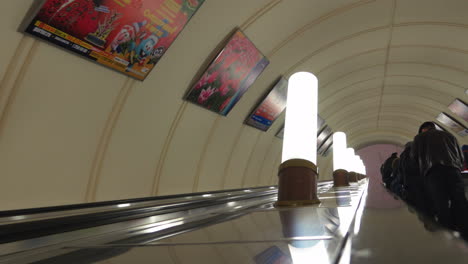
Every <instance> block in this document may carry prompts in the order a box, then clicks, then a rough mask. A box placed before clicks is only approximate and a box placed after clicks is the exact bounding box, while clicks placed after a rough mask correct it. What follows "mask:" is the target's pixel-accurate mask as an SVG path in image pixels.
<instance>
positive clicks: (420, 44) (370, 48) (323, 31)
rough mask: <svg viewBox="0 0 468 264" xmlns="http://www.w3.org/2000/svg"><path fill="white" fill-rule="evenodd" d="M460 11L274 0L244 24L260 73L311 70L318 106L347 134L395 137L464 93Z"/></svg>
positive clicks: (423, 0) (408, 133) (466, 36)
mask: <svg viewBox="0 0 468 264" xmlns="http://www.w3.org/2000/svg"><path fill="white" fill-rule="evenodd" d="M466 10H468V1H463V0H451V1H439V0H411V1H408V0H375V1H372V0H361V1H341V0H339V1H338V0H332V1H323V0H290V1H287V0H273V1H265V6H264V7H263V9H261V12H259V14H258V16H257V17H255V19H253V20H251V21H249V23H250V24H249V27H248V29H247V30H246V31H247V34H248V35H249V37H250V38H251V39H252V41H253V42H254V43H255V44H256V45H257V46H258V47H259V49H260V50H262V51H263V52H264V54H265V55H266V56H267V57H268V58H269V59H270V61H271V64H270V66H269V67H270V68H269V69H268V71H266V72H265V74H266V75H268V74H270V75H274V74H273V73H278V72H279V73H281V74H282V75H284V76H285V77H289V75H291V74H292V73H294V72H297V71H310V72H313V73H315V74H316V75H317V77H318V79H319V114H320V116H321V117H323V118H324V119H325V120H326V123H327V124H328V125H330V126H331V127H332V128H333V130H334V131H338V130H341V131H344V132H346V133H348V141H349V142H350V143H352V144H354V145H356V146H357V145H360V146H365V145H369V144H370V143H380V142H382V143H383V142H393V143H396V144H399V145H404V144H405V142H407V141H409V140H411V139H412V138H413V137H414V135H415V134H416V131H417V129H418V127H419V125H420V124H421V123H422V122H424V121H427V120H435V118H436V117H437V115H438V114H439V113H440V112H449V113H450V111H449V109H448V108H447V106H448V105H449V104H450V103H451V102H452V101H453V100H454V99H455V98H460V99H462V100H466V93H465V91H466V89H467V86H468V75H467V73H468V48H467V47H468V45H467V44H468V16H467V15H466ZM269 77H270V76H267V78H269ZM271 78H273V76H271ZM453 116H454V117H455V118H457V120H459V121H460V122H461V123H463V124H465V125H467V124H466V122H465V121H464V120H462V119H461V118H458V117H457V116H456V115H453ZM457 138H458V139H459V141H461V143H466V142H467V141H468V140H467V139H466V137H459V136H457Z"/></svg>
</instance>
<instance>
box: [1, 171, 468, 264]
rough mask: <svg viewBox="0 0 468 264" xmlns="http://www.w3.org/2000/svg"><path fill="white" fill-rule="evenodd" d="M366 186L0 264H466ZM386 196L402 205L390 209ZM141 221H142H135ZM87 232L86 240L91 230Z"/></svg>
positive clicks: (467, 250) (157, 223)
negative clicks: (286, 205)
mask: <svg viewBox="0 0 468 264" xmlns="http://www.w3.org/2000/svg"><path fill="white" fill-rule="evenodd" d="M368 183H369V181H368V180H367V179H365V180H361V181H359V183H353V184H352V185H351V186H348V187H332V184H331V182H330V183H328V184H327V185H323V184H320V185H319V188H318V190H319V193H318V196H319V198H320V199H321V200H322V203H321V204H319V205H311V206H307V207H292V208H275V207H272V206H271V205H272V203H273V202H274V200H275V197H274V195H270V196H265V197H263V198H262V197H257V198H255V199H247V200H243V201H242V200H240V201H230V202H226V203H224V204H223V205H219V206H218V208H215V207H212V208H211V209H209V210H207V208H200V209H199V211H197V209H192V210H190V213H189V214H187V215H184V214H181V212H178V213H177V214H176V213H175V214H174V215H172V216H171V217H167V218H162V217H161V216H150V217H146V218H144V219H141V220H142V222H139V223H140V225H138V224H137V225H131V226H129V225H128V223H126V224H127V226H126V225H124V223H122V225H121V228H122V229H121V230H119V231H116V232H108V233H107V234H103V235H101V236H91V237H89V238H86V239H78V240H77V241H74V242H67V243H65V244H60V245H57V246H56V247H55V248H51V247H46V248H44V249H43V250H40V249H36V250H34V251H29V252H25V253H24V254H16V257H14V256H9V259H7V258H5V257H4V258H0V262H2V261H5V260H8V262H7V263H17V262H19V263H30V262H34V261H39V260H42V261H41V262H38V263H72V264H73V263H97V264H108V263H129V261H131V263H153V262H154V261H155V260H157V262H158V263H174V261H173V260H174V259H177V260H178V262H177V263H181V264H186V263H205V264H211V263H216V264H219V263H252V262H253V263H258V264H266V263H271V262H268V260H270V261H271V260H275V261H278V262H277V263H325V264H332V263H333V264H335V263H337V264H357V263H359V264H361V263H364V264H367V263H369V264H374V263H379V264H380V263H383V264H386V263H389V264H390V263H411V264H414V263H448V262H449V263H450V264H452V263H454V264H458V263H466V259H468V247H467V245H466V244H464V243H463V242H462V241H460V240H458V239H457V238H456V236H455V235H456V234H453V233H452V232H446V231H444V230H443V229H440V228H439V227H438V226H436V225H434V223H432V222H430V221H428V220H427V219H424V218H422V217H421V216H420V215H418V214H416V212H414V210H412V209H411V208H409V207H406V206H405V204H404V203H402V202H401V201H397V200H395V199H394V198H393V197H392V196H391V195H390V194H389V193H388V192H387V191H386V190H385V189H383V188H382V187H381V186H380V185H375V186H374V187H375V188H376V189H375V190H372V196H371V192H370V191H369V195H368V192H367V186H368ZM266 189H268V190H271V189H270V188H266ZM245 195H250V194H245ZM205 199H206V198H205ZM387 199H393V200H394V201H395V202H397V203H400V205H399V206H397V207H395V206H392V207H388V202H387ZM371 200H372V204H371V203H369V201H371ZM228 203H229V204H230V205H229V206H227V204H228ZM239 206H242V208H239V209H235V208H236V207H239ZM127 208H128V207H127ZM143 220H144V221H146V222H147V224H141V223H144V222H143ZM134 224H135V223H134ZM86 232H88V235H89V232H90V230H86ZM91 232H92V231H91ZM408 234H409V235H408ZM408 248H410V249H411V251H408ZM447 258H449V261H448V262H447ZM77 261H78V262H77Z"/></svg>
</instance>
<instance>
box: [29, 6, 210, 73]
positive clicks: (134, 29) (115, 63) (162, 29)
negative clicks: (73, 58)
mask: <svg viewBox="0 0 468 264" xmlns="http://www.w3.org/2000/svg"><path fill="white" fill-rule="evenodd" d="M204 1H205V0H45V1H44V3H43V4H42V6H41V7H40V9H39V11H38V12H37V14H36V16H35V17H34V18H33V20H32V22H31V23H30V24H29V25H28V26H27V28H26V30H25V31H26V32H27V33H29V34H32V35H34V36H37V37H39V38H41V39H44V40H46V41H48V42H51V43H54V44H56V45H58V46H61V47H63V48H65V49H67V50H70V51H72V52H74V53H77V54H79V55H81V56H83V57H86V58H88V59H91V60H93V61H95V62H97V63H99V64H102V65H105V66H107V67H110V68H112V69H114V70H117V71H120V72H122V73H125V74H127V75H129V76H131V77H134V78H136V79H139V80H143V79H145V78H146V76H147V75H148V74H149V72H150V71H151V70H152V69H153V68H154V67H155V65H156V64H157V63H158V61H159V59H160V58H161V57H162V56H163V54H164V53H165V52H166V50H167V49H168V48H169V46H170V45H171V44H172V42H174V40H175V38H176V37H177V35H179V33H180V31H182V29H183V28H184V26H185V25H186V24H187V22H188V21H189V20H190V18H191V17H192V16H193V15H194V14H195V12H196V11H197V10H198V8H200V6H201V5H202V4H203V2H204Z"/></svg>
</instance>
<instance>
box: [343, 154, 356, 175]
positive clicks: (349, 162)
mask: <svg viewBox="0 0 468 264" xmlns="http://www.w3.org/2000/svg"><path fill="white" fill-rule="evenodd" d="M354 156H355V155H354V149H353V148H347V149H346V152H345V157H346V158H345V163H346V165H345V166H346V170H347V171H348V172H351V171H353V169H354Z"/></svg>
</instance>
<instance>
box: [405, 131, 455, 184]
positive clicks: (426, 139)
mask: <svg viewBox="0 0 468 264" xmlns="http://www.w3.org/2000/svg"><path fill="white" fill-rule="evenodd" d="M411 154H412V156H413V158H414V160H415V161H417V163H418V165H419V166H418V167H419V171H420V173H421V175H422V176H425V175H426V174H427V172H428V171H429V170H430V169H431V168H432V166H434V165H436V164H440V165H444V166H449V167H454V168H457V169H460V170H461V169H462V166H463V153H462V152H461V149H460V146H459V145H458V142H457V139H456V138H455V137H454V136H452V135H451V134H450V133H448V132H445V131H440V130H436V129H431V130H429V131H426V132H423V133H421V134H419V135H417V136H416V137H415V138H414V141H413V147H412V150H411Z"/></svg>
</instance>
